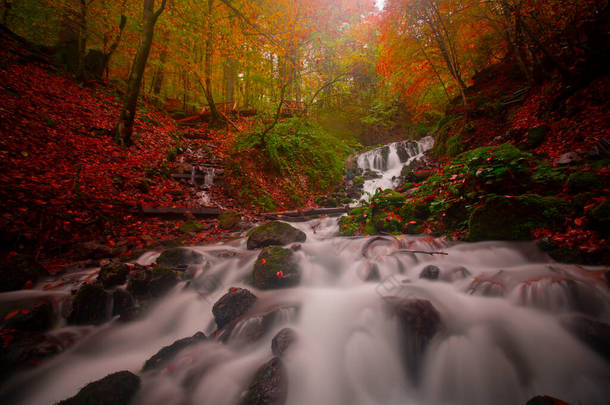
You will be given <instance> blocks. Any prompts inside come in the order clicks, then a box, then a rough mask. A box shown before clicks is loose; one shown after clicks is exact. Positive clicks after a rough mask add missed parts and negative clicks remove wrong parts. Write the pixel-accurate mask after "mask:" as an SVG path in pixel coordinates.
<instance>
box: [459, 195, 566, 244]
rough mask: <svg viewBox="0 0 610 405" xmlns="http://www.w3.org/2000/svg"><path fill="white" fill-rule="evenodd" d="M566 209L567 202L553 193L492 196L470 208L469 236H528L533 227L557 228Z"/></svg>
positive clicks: (511, 238) (496, 237)
mask: <svg viewBox="0 0 610 405" xmlns="http://www.w3.org/2000/svg"><path fill="white" fill-rule="evenodd" d="M568 210H569V204H568V203H567V202H566V201H564V200H561V199H559V198H555V197H542V196H540V195H536V194H524V195H522V196H519V197H515V198H507V197H504V196H492V197H490V198H488V199H487V200H486V201H485V203H483V204H482V205H481V206H479V207H477V208H475V209H474V210H473V211H472V214H471V215H470V219H469V222H468V228H469V229H468V231H469V233H468V239H469V240H471V241H479V240H523V239H529V238H530V236H531V235H530V234H531V232H532V231H533V230H534V229H539V228H549V229H557V228H558V226H559V225H560V224H561V223H562V221H563V219H564V216H565V213H566V212H567V211H568Z"/></svg>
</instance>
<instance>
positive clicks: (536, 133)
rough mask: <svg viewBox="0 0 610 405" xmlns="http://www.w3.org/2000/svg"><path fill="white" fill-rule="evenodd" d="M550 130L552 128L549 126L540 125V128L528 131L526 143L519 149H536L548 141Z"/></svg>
mask: <svg viewBox="0 0 610 405" xmlns="http://www.w3.org/2000/svg"><path fill="white" fill-rule="evenodd" d="M549 129H550V128H549V127H548V126H547V125H540V126H538V127H534V128H530V129H528V130H527V135H526V136H525V139H524V141H523V142H522V143H521V144H520V145H519V148H520V149H525V150H529V149H535V148H537V147H538V146H540V145H542V143H543V142H544V140H545V139H546V135H547V133H548V132H549Z"/></svg>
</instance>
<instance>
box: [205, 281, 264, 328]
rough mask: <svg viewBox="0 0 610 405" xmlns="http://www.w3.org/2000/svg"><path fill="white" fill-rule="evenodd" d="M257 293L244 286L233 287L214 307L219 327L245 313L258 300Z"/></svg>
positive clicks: (215, 318)
mask: <svg viewBox="0 0 610 405" xmlns="http://www.w3.org/2000/svg"><path fill="white" fill-rule="evenodd" d="M256 300H257V298H256V295H254V294H252V293H251V292H250V291H248V290H246V289H244V288H231V289H229V292H228V293H226V294H225V295H223V296H222V297H221V298H220V299H219V300H218V301H216V303H215V304H214V306H213V307H212V313H213V314H214V320H215V321H216V325H217V326H218V329H222V328H224V327H225V326H226V325H228V324H230V323H231V322H233V321H235V320H236V319H237V318H239V317H240V316H242V315H243V314H245V313H246V312H247V311H248V310H249V309H250V308H251V307H252V305H254V303H255V302H256Z"/></svg>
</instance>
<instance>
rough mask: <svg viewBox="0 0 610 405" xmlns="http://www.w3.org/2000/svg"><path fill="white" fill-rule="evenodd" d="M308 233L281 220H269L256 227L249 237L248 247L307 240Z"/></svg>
mask: <svg viewBox="0 0 610 405" xmlns="http://www.w3.org/2000/svg"><path fill="white" fill-rule="evenodd" d="M306 238H307V235H305V233H304V232H303V231H301V230H299V229H296V228H295V227H293V226H291V225H289V224H287V223H285V222H279V221H273V222H267V223H266V224H262V225H260V226H257V227H256V228H254V229H253V230H252V231H251V232H250V233H249V237H248V242H247V246H248V249H257V248H261V247H266V246H271V245H280V246H282V245H287V244H289V243H293V242H305V239H306Z"/></svg>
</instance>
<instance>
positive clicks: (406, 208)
mask: <svg viewBox="0 0 610 405" xmlns="http://www.w3.org/2000/svg"><path fill="white" fill-rule="evenodd" d="M398 214H399V215H400V216H401V217H402V219H403V221H407V222H409V221H412V220H420V221H423V220H426V219H428V217H429V216H430V206H429V205H428V204H426V203H422V202H415V201H409V202H407V203H405V204H404V205H403V206H402V207H400V210H399V211H398Z"/></svg>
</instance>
